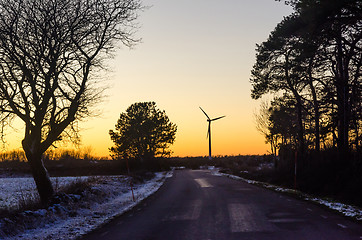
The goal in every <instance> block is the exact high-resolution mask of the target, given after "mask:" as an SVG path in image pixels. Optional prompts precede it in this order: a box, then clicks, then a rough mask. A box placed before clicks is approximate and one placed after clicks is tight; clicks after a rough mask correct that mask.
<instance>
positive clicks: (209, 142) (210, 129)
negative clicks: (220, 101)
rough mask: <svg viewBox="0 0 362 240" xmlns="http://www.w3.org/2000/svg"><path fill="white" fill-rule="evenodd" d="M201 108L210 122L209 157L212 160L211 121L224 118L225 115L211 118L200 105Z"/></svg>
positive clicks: (208, 132) (208, 131)
mask: <svg viewBox="0 0 362 240" xmlns="http://www.w3.org/2000/svg"><path fill="white" fill-rule="evenodd" d="M200 109H201V111H202V112H203V113H204V114H205V115H206V117H207V121H208V122H209V127H208V130H207V138H209V159H210V160H211V159H212V157H211V122H212V121H215V120H218V119H220V118H223V117H225V116H221V117H217V118H213V119H210V118H209V116H208V115H207V114H206V112H205V111H204V110H203V109H202V108H201V107H200Z"/></svg>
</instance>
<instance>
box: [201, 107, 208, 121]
mask: <svg viewBox="0 0 362 240" xmlns="http://www.w3.org/2000/svg"><path fill="white" fill-rule="evenodd" d="M199 108H200V109H201V111H202V112H203V113H204V114H205V115H206V117H207V119H209V120H210V118H209V116H208V115H207V114H206V112H205V111H204V110H203V109H202V108H201V107H199Z"/></svg>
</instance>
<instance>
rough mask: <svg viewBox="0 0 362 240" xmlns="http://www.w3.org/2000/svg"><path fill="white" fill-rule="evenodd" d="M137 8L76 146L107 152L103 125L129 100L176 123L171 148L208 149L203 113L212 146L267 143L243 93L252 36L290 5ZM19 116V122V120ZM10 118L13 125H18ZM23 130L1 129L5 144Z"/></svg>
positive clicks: (246, 0)
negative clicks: (132, 39)
mask: <svg viewBox="0 0 362 240" xmlns="http://www.w3.org/2000/svg"><path fill="white" fill-rule="evenodd" d="M144 4H145V5H147V6H150V8H147V9H146V10H144V12H141V13H140V17H139V20H138V22H139V24H140V28H139V30H138V32H137V34H136V36H138V37H139V38H142V41H141V42H140V43H139V44H137V45H136V46H135V47H134V48H133V49H131V50H128V49H126V48H125V47H122V48H121V49H119V50H117V52H116V54H115V58H114V59H111V60H110V61H109V64H108V69H109V70H110V71H109V72H107V73H104V80H105V84H107V85H109V89H108V90H107V91H106V95H107V96H108V97H107V98H106V99H105V101H104V102H103V103H101V104H99V106H98V109H100V110H101V113H100V114H99V116H97V117H94V118H89V119H87V121H85V122H81V123H79V126H80V128H81V129H82V131H81V132H80V135H81V141H82V146H84V147H90V148H92V154H94V155H97V156H108V155H109V151H108V148H109V147H111V146H112V141H111V140H110V137H109V134H108V131H109V130H110V129H114V125H115V124H116V121H117V119H118V118H119V114H120V113H121V112H124V111H125V110H126V109H127V107H128V106H130V105H131V104H132V103H135V102H141V101H155V102H156V103H157V106H158V108H160V109H162V110H165V111H166V114H167V115H168V116H169V118H170V120H171V121H172V122H173V123H175V124H177V126H178V131H177V133H176V142H175V144H174V145H173V146H172V150H173V151H174V154H173V156H207V155H208V140H207V138H206V134H207V124H208V123H207V121H206V118H205V116H204V114H203V113H202V112H201V111H200V109H199V106H202V107H203V109H204V110H205V111H206V112H207V113H208V114H209V115H210V116H214V117H218V116H219V115H226V116H227V117H226V118H224V119H222V120H220V121H215V122H213V126H212V136H213V138H212V147H213V149H212V154H213V155H214V156H217V155H238V154H265V153H267V151H268V150H269V146H268V145H267V144H265V140H264V138H263V136H261V135H260V133H258V132H257V130H256V128H255V124H254V120H253V112H254V111H255V109H257V108H258V106H259V104H260V102H258V101H255V100H252V99H251V97H250V89H251V85H250V83H249V78H250V70H251V69H252V65H253V64H254V62H255V44H257V43H261V42H262V41H264V40H266V39H267V37H268V34H269V33H270V32H271V31H272V30H273V29H274V27H275V26H276V25H277V23H279V22H280V21H281V20H282V19H283V16H286V15H288V14H290V13H291V12H292V9H291V8H290V7H289V6H286V5H284V4H283V3H282V2H276V1H274V0H257V1H255V0H243V1H240V0H223V1H216V0H200V1H194V0H182V1H176V0H148V1H144ZM19 124H20V123H19ZM19 124H18V123H17V122H16V123H14V126H19ZM22 134H23V131H21V130H19V131H18V132H14V130H13V129H8V130H7V136H6V140H7V142H8V144H7V145H6V150H11V149H14V148H15V149H16V148H20V147H21V140H22V137H23V135H22Z"/></svg>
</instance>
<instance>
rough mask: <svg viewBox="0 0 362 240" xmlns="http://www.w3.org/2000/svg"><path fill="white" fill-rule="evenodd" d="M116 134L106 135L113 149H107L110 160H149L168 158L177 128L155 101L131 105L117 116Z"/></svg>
mask: <svg viewBox="0 0 362 240" xmlns="http://www.w3.org/2000/svg"><path fill="white" fill-rule="evenodd" d="M115 127H116V131H113V130H110V131H109V134H110V136H111V139H112V141H113V142H114V144H115V146H114V147H111V148H110V151H111V153H112V156H113V158H123V159H124V158H133V159H136V158H137V159H139V160H141V161H142V162H143V161H144V160H150V159H152V158H154V157H158V156H160V157H163V156H169V155H170V153H171V152H170V150H168V147H169V146H170V145H171V144H173V143H174V141H175V137H176V131H177V127H176V125H175V124H174V123H172V122H171V121H170V120H169V118H168V116H167V115H166V113H165V111H161V110H159V109H158V108H157V106H156V103H155V102H139V103H134V104H132V105H131V106H130V107H128V108H127V110H126V112H125V113H121V115H120V117H119V119H118V121H117V124H116V126H115Z"/></svg>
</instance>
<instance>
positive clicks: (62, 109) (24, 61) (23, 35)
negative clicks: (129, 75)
mask: <svg viewBox="0 0 362 240" xmlns="http://www.w3.org/2000/svg"><path fill="white" fill-rule="evenodd" d="M140 8H141V5H140V3H139V2H138V0H24V1H19V0H8V1H1V2H0V12H1V14H0V78H1V81H0V114H1V119H0V120H1V121H2V123H7V122H8V121H10V120H11V119H13V118H14V117H18V118H20V119H21V120H22V121H23V123H24V125H25V133H24V139H23V141H22V146H23V149H24V151H25V154H26V158H27V160H28V162H29V164H30V167H31V170H32V174H33V177H34V180H35V183H36V186H37V189H38V192H39V195H40V198H41V200H42V202H44V203H46V202H48V200H49V199H50V197H51V196H52V195H53V192H54V191H53V187H52V184H51V182H50V180H49V176H48V174H47V171H46V168H45V167H44V165H43V162H42V155H43V153H44V152H45V151H46V150H47V149H48V148H49V147H50V146H52V145H53V144H54V142H56V141H59V140H61V139H63V138H64V137H66V136H67V135H69V133H70V132H71V131H72V130H76V129H74V123H75V122H76V121H77V120H79V119H82V118H84V117H86V116H88V115H89V114H90V111H91V108H92V107H93V105H94V104H95V103H96V102H97V101H98V100H99V98H100V95H101V90H99V88H97V85H96V78H95V74H94V73H95V72H96V71H95V70H97V69H98V70H99V69H100V68H101V67H102V66H103V65H104V64H103V62H104V60H105V59H106V58H107V57H109V56H110V53H112V50H113V49H114V48H115V46H116V45H115V44H116V42H117V41H120V42H122V43H123V44H124V45H126V46H131V45H132V44H133V43H135V42H136V41H137V40H135V39H133V38H132V35H133V34H132V31H133V29H134V26H135V24H134V20H135V19H136V18H137V11H138V10H139V9H140Z"/></svg>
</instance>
